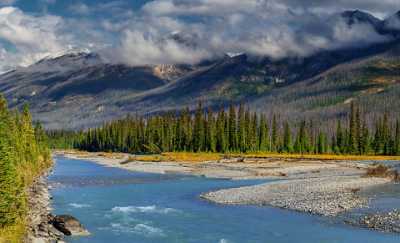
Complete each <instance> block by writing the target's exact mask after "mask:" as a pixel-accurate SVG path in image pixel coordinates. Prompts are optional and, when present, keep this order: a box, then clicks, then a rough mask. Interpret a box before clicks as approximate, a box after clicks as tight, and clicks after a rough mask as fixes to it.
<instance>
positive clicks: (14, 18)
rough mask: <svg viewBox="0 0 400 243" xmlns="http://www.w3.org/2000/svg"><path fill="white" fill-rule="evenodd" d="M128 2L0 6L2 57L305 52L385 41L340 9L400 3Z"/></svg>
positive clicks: (162, 57) (21, 60) (149, 59)
mask: <svg viewBox="0 0 400 243" xmlns="http://www.w3.org/2000/svg"><path fill="white" fill-rule="evenodd" d="M37 1H51V2H52V1H54V3H53V4H55V5H56V4H58V2H57V1H55V0H37ZM1 2H4V1H1V0H0V3H1ZM131 5H132V4H131V2H129V1H121V0H115V1H108V2H97V3H95V2H90V4H88V1H83V0H82V1H77V2H75V1H74V2H73V3H72V4H71V5H69V7H68V8H67V10H68V11H70V12H73V13H74V14H73V15H69V14H68V15H67V16H68V17H66V16H64V17H63V16H55V15H51V14H38V13H29V14H28V13H25V12H23V11H22V10H20V9H18V8H15V7H5V8H1V9H0V58H1V60H2V61H3V63H5V62H7V63H9V64H14V65H27V64H28V63H30V62H32V61H34V60H37V59H38V58H39V57H41V56H44V55H49V54H54V53H60V52H63V51H67V50H71V49H79V48H81V49H86V48H89V49H91V50H94V51H99V52H101V54H103V55H104V56H106V57H107V59H108V60H109V61H112V62H122V63H127V64H130V65H145V64H160V63H162V64H171V63H197V62H200V61H201V60H204V59H208V58H213V57H219V56H222V55H224V54H225V53H228V52H232V53H239V52H245V53H248V54H250V55H255V56H268V57H271V58H276V59H279V58H283V57H288V56H294V57H304V56H308V55H312V54H314V53H316V52H318V51H321V50H333V49H337V48H344V47H350V46H363V45H368V44H371V43H376V42H383V41H387V40H388V38H387V37H382V36H381V35H379V34H378V33H376V29H375V28H374V26H373V25H371V24H370V23H368V22H363V21H355V22H354V23H352V24H349V23H348V21H347V20H346V19H344V18H343V16H341V15H340V12H342V11H343V10H348V9H356V8H357V9H363V10H367V11H370V12H372V13H375V14H378V15H379V16H388V15H389V13H390V12H391V11H392V10H394V9H400V2H399V1H398V0H381V1H379V2H378V1H375V0H338V1H330V0H329V1H328V0H303V1H298V0H246V1H244V0H153V1H147V2H146V3H145V4H143V5H142V6H141V7H139V9H137V6H136V7H132V6H131ZM389 20H390V21H389ZM389 20H388V21H387V25H389V26H391V28H397V27H398V26H400V21H398V20H399V19H397V18H394V19H389ZM10 45H11V46H12V47H13V48H10V47H9V46H10ZM0 69H1V68H0Z"/></svg>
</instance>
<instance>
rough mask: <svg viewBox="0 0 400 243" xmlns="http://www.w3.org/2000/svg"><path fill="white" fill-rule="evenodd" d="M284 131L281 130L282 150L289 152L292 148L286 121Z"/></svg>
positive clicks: (290, 134)
mask: <svg viewBox="0 0 400 243" xmlns="http://www.w3.org/2000/svg"><path fill="white" fill-rule="evenodd" d="M283 127H284V131H283V152H285V153H291V152H292V150H293V148H292V133H291V131H290V126H289V123H288V122H287V121H285V123H284V126H283Z"/></svg>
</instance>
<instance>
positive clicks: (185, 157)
mask: <svg viewBox="0 0 400 243" xmlns="http://www.w3.org/2000/svg"><path fill="white" fill-rule="evenodd" d="M64 152H67V153H71V154H75V155H78V156H79V157H93V155H97V156H102V157H106V158H113V159H122V158H124V154H121V153H105V152H102V153H89V152H85V151H75V150H73V151H64ZM130 157H132V158H131V159H132V161H133V160H134V161H144V162H162V161H176V162H203V161H213V160H220V159H222V158H226V157H228V158H229V157H231V158H234V157H243V158H260V159H263V158H282V159H310V160H352V161H362V160H372V161H383V160H400V156H383V155H382V156H381V155H337V154H280V153H267V152H255V153H225V154H223V153H206V152H201V153H194V152H168V153H162V154H156V155H137V156H130Z"/></svg>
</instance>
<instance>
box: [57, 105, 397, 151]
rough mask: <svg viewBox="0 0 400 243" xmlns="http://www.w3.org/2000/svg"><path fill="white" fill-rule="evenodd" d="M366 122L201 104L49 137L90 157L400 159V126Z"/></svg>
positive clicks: (357, 117)
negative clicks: (327, 121) (294, 118)
mask: <svg viewBox="0 0 400 243" xmlns="http://www.w3.org/2000/svg"><path fill="white" fill-rule="evenodd" d="M363 117H364V116H363V113H362V112H361V110H360V108H359V107H358V105H356V104H354V103H353V104H351V108H350V111H349V115H348V118H347V119H346V121H342V120H340V119H338V120H337V122H336V124H337V125H336V127H335V128H329V129H326V127H324V124H316V123H314V122H313V121H306V120H303V121H301V122H296V123H292V122H290V121H286V120H281V119H280V118H279V117H278V116H276V115H272V117H269V118H268V117H266V116H265V115H264V114H259V113H255V112H251V111H250V110H249V109H247V108H246V107H245V106H244V105H239V106H238V107H235V106H233V105H231V106H230V107H229V109H227V110H225V109H222V108H221V109H220V110H219V111H212V110H211V109H210V108H208V109H204V108H203V106H202V105H201V103H200V104H199V105H198V107H197V109H196V110H195V111H194V113H191V112H190V111H189V109H188V108H186V109H184V110H182V111H179V112H177V113H167V114H164V115H157V116H152V117H147V118H145V117H138V116H137V117H132V116H128V117H126V118H125V119H122V120H117V121H113V122H109V123H106V124H105V125H104V126H102V127H100V128H95V129H90V130H88V131H85V132H78V133H75V135H72V134H71V133H67V134H68V137H69V139H65V137H63V136H62V133H63V132H50V133H49V134H50V136H51V137H53V138H56V139H58V141H62V143H64V144H67V145H68V146H70V147H75V148H77V149H82V150H88V151H113V152H127V153H159V152H174V151H190V152H220V153H227V152H243V153H245V152H272V153H301V154H327V153H334V154H359V155H364V154H377V155H399V154H400V127H399V120H397V122H395V123H392V122H390V120H389V115H388V114H386V115H384V116H382V117H380V118H377V120H376V121H375V123H374V125H375V126H374V128H370V126H369V125H368V124H367V121H366V120H365V119H364V118H363ZM327 130H334V132H330V133H327V132H326V131H327ZM55 146H57V144H55ZM61 147H62V146H61Z"/></svg>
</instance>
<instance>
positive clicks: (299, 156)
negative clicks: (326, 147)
mask: <svg viewBox="0 0 400 243" xmlns="http://www.w3.org/2000/svg"><path fill="white" fill-rule="evenodd" d="M240 156H244V157H245V158H282V159H313V160H314V159H315V160H352V161H357V160H373V161H374V160H376V161H383V160H400V156H375V155H337V154H275V153H248V154H244V155H240Z"/></svg>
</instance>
